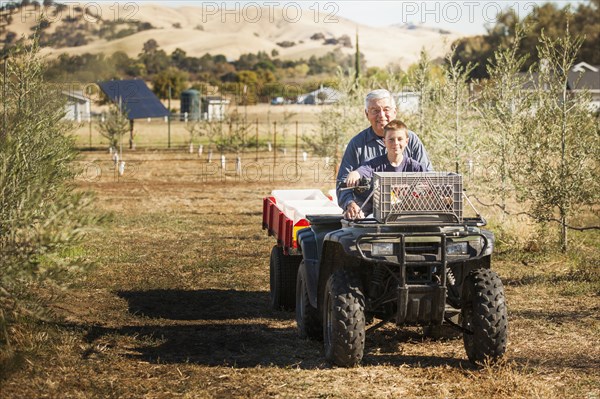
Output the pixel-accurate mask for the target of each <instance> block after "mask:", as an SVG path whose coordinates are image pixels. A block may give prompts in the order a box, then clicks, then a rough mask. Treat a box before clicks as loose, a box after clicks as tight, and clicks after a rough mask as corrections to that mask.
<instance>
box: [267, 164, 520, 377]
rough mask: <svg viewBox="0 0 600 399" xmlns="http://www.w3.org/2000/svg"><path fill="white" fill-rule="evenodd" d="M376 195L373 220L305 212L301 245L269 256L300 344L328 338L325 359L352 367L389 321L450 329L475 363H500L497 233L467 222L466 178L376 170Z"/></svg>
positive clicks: (276, 289)
mask: <svg viewBox="0 0 600 399" xmlns="http://www.w3.org/2000/svg"><path fill="white" fill-rule="evenodd" d="M372 190H373V191H372V200H373V217H367V218H365V219H359V220H346V219H343V217H342V216H341V215H339V214H338V215H323V214H320V215H312V214H310V212H308V214H307V215H306V220H307V221H308V224H310V226H309V227H305V228H300V229H297V230H296V237H295V238H296V240H293V241H294V243H295V245H296V247H295V248H293V250H291V249H292V248H288V250H287V255H285V254H283V250H282V252H281V254H282V256H281V257H280V258H278V257H277V256H278V255H277V254H276V255H275V261H273V255H272V261H271V269H272V270H271V279H272V284H271V295H272V298H273V297H275V299H276V300H279V301H280V304H281V305H284V306H282V307H285V308H288V309H289V308H291V307H292V304H295V309H296V321H297V326H298V334H299V335H300V337H303V338H309V339H316V340H322V341H323V344H324V351H325V357H326V359H327V360H328V361H329V362H331V363H333V364H335V365H338V366H346V367H348V366H354V365H357V364H358V363H360V361H361V360H362V358H363V354H364V349H365V340H366V336H367V333H370V332H371V331H373V330H375V329H377V328H378V327H381V326H382V325H384V324H385V323H389V322H393V323H395V324H396V325H398V326H422V327H424V328H425V331H430V332H431V331H435V330H437V329H440V328H442V326H450V327H452V328H454V329H455V330H458V331H460V332H461V333H462V335H463V341H464V346H465V350H466V353H467V356H468V358H469V359H470V360H471V361H472V362H474V363H482V362H484V361H486V359H489V360H491V361H494V360H497V359H499V358H500V357H502V355H503V354H504V352H505V350H506V340H507V331H508V330H507V329H508V320H507V309H506V303H505V296H504V288H503V285H502V282H501V281H500V278H499V277H498V275H497V274H496V273H495V272H494V271H492V270H491V255H492V252H493V247H494V235H493V234H492V233H491V232H490V231H487V230H484V229H482V228H481V227H483V226H485V220H484V219H483V218H482V217H481V216H479V215H477V216H476V217H464V216H463V207H462V205H463V191H462V177H461V176H460V175H457V174H452V173H440V172H426V173H398V172H378V173H375V176H374V180H373V189H372ZM465 198H466V197H465ZM263 222H264V218H263ZM263 224H264V223H263ZM267 225H268V223H267ZM278 250H280V248H279V247H277V246H276V247H275V248H274V251H278ZM282 259H284V260H282ZM282 264H285V265H286V266H285V267H281V266H282ZM273 269H274V270H273ZM296 269H297V277H296V279H295V284H294V282H293V281H292V277H291V273H293V272H294V271H295V270H296ZM284 275H285V277H283V276H284ZM274 277H275V278H285V279H286V282H285V284H281V285H279V286H277V284H275V285H274V284H273V278H274ZM283 291H285V292H283ZM292 291H294V298H295V300H293V299H292ZM277 298H279V299H277Z"/></svg>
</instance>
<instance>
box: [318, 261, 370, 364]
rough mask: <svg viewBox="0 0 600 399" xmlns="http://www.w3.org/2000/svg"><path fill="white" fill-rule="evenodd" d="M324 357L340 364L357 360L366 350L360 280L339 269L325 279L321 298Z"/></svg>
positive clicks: (357, 361)
mask: <svg viewBox="0 0 600 399" xmlns="http://www.w3.org/2000/svg"><path fill="white" fill-rule="evenodd" d="M323 340H324V347H325V358H326V359H327V360H328V361H329V362H331V363H333V364H335V365H337V366H342V367H352V366H355V365H357V364H358V363H360V361H361V360H362V357H363V354H364V350H365V297H364V295H363V293H362V291H361V287H360V282H359V280H358V279H357V278H355V277H354V276H353V275H352V274H351V273H350V272H349V271H347V270H344V269H339V270H337V271H335V272H334V273H333V274H332V275H331V276H330V277H329V279H328V280H327V285H326V287H325V293H324V301H323Z"/></svg>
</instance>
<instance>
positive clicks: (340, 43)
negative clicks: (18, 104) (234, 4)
mask: <svg viewBox="0 0 600 399" xmlns="http://www.w3.org/2000/svg"><path fill="white" fill-rule="evenodd" d="M77 4H80V3H77ZM114 4H116V3H114ZM114 4H113V5H111V4H104V3H103V4H102V5H99V3H89V5H84V8H82V6H73V5H66V6H57V5H53V6H51V7H34V6H32V5H30V6H27V7H24V8H17V9H13V10H9V11H7V10H4V11H3V12H2V13H3V18H2V20H3V23H2V27H1V29H2V32H1V33H0V39H1V40H6V39H7V38H8V37H11V40H17V39H18V38H20V37H23V36H25V37H27V36H29V35H31V33H32V29H34V27H35V26H36V24H38V23H39V20H40V17H42V15H45V16H46V20H47V21H48V22H47V23H43V27H44V34H45V35H46V39H47V40H46V41H47V45H46V46H45V47H44V49H43V50H42V52H43V53H44V54H46V55H48V56H50V57H56V56H58V55H59V54H61V53H67V54H69V55H74V54H83V53H100V52H103V53H105V54H111V53H113V52H115V51H124V52H125V53H127V54H128V55H129V56H137V54H138V53H140V52H141V50H142V46H143V44H144V43H145V42H146V41H148V40H150V39H154V40H156V41H157V42H158V44H159V46H160V48H162V49H163V50H164V51H166V52H167V54H170V53H171V52H172V51H173V50H175V49H176V48H181V49H183V50H184V51H185V52H186V53H187V55H188V56H202V55H204V54H205V53H210V54H213V55H215V54H223V55H225V56H226V57H227V58H228V59H232V60H233V59H237V58H238V57H239V56H240V55H241V54H244V53H256V52H258V51H265V52H267V53H269V54H271V52H272V50H276V51H277V52H278V54H279V57H280V58H282V59H293V60H297V59H301V58H304V59H308V58H309V57H310V56H312V55H316V56H321V55H324V54H326V53H327V52H329V51H332V50H333V49H334V48H336V47H339V48H341V49H342V51H343V52H345V53H348V54H350V53H353V52H354V51H355V49H354V46H355V40H356V32H357V31H358V34H359V46H360V51H361V52H362V53H363V54H364V55H365V58H366V61H367V65H368V66H379V67H385V66H387V65H388V64H399V65H400V66H402V67H403V68H407V67H408V66H409V65H410V64H412V63H414V62H415V61H416V60H417V59H418V56H419V52H420V50H421V49H422V48H425V49H426V50H427V51H428V52H429V54H430V56H431V58H433V59H435V58H437V57H442V56H443V55H444V54H445V52H446V51H447V50H448V48H449V46H450V44H451V43H452V42H453V41H454V40H455V39H457V38H459V37H460V35H459V34H457V33H453V32H444V31H441V30H438V29H432V28H426V27H422V26H407V25H392V26H387V27H371V26H366V25H360V24H357V23H355V22H353V21H350V20H347V19H343V18H341V17H331V16H329V15H327V14H324V13H319V14H317V13H315V12H313V11H310V10H302V11H299V10H298V9H294V10H290V9H287V10H286V9H280V8H266V7H259V6H258V3H246V4H247V5H248V4H254V5H255V6H254V7H249V6H248V7H246V6H244V7H239V8H238V10H237V12H232V10H227V11H226V12H225V11H224V10H219V9H215V8H209V7H207V6H204V7H201V6H183V7H179V8H174V7H166V6H161V5H157V4H143V3H141V4H136V3H120V4H121V6H120V7H119V8H115V5H114ZM210 4H213V7H217V3H210ZM265 4H266V3H265ZM81 5H83V3H81ZM65 7H66V8H65ZM8 15H9V16H10V18H7V16H8Z"/></svg>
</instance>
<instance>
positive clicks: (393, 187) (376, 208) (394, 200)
mask: <svg viewBox="0 0 600 399" xmlns="http://www.w3.org/2000/svg"><path fill="white" fill-rule="evenodd" d="M373 191H374V192H373V215H374V216H375V219H377V221H379V222H381V223H388V222H394V223H462V221H463V207H462V176H461V175H459V174H455V173H449V172H418V173H415V172H410V173H405V172H375V173H374V180H373Z"/></svg>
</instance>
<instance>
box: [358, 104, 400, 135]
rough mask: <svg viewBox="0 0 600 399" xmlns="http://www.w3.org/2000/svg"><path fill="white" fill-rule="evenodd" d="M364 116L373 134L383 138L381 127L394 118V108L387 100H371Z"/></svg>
mask: <svg viewBox="0 0 600 399" xmlns="http://www.w3.org/2000/svg"><path fill="white" fill-rule="evenodd" d="M365 114H366V115H367V119H368V120H369V122H371V127H373V130H374V131H375V133H376V134H377V135H378V136H380V137H383V127H384V126H385V125H387V124H388V122H390V121H391V120H393V119H395V118H396V107H395V106H394V104H393V103H392V102H391V101H390V99H389V98H380V99H378V100H371V101H369V105H368V107H367V109H366V110H365Z"/></svg>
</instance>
